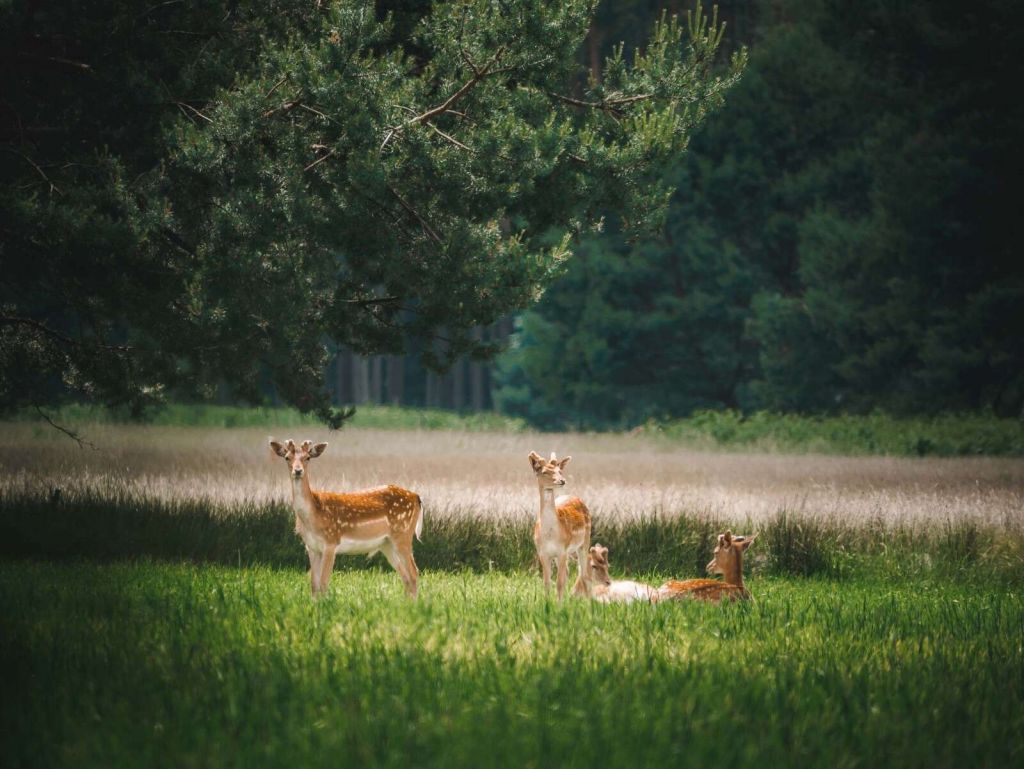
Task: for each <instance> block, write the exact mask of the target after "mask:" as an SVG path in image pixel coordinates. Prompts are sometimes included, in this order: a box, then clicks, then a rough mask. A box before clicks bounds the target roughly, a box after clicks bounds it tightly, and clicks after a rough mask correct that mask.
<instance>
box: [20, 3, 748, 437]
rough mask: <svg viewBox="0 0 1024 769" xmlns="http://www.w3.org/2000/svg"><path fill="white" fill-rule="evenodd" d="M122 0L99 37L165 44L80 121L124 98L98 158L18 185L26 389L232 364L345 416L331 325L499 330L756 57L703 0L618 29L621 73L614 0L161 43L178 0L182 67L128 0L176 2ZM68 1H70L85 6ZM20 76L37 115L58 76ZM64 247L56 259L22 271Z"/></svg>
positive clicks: (127, 388)
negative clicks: (328, 379) (586, 70)
mask: <svg viewBox="0 0 1024 769" xmlns="http://www.w3.org/2000/svg"><path fill="white" fill-rule="evenodd" d="M114 5H115V6H116V10H117V11H118V12H117V13H116V14H112V15H113V17H114V18H115V19H120V20H121V21H122V22H123V23H124V24H125V25H126V29H127V32H126V35H125V36H124V39H122V40H115V41H114V42H112V43H109V44H106V43H103V42H101V41H99V40H98V38H97V37H94V36H92V34H93V32H94V31H95V30H91V28H89V30H87V31H88V33H89V34H87V35H84V37H82V38H81V39H80V40H79V41H78V42H80V43H81V45H82V47H83V49H91V50H93V51H103V50H106V52H107V53H108V54H110V53H112V54H114V55H115V56H116V55H118V54H121V53H123V51H124V50H126V49H127V50H132V51H136V53H137V54H140V55H137V56H136V57H133V58H131V59H130V60H128V61H127V62H126V63H125V64H124V66H121V67H118V68H116V69H114V70H113V71H111V72H110V73H107V75H106V77H107V78H108V80H109V85H110V87H112V88H113V92H112V94H111V95H110V96H109V97H108V98H106V99H104V100H102V101H101V102H99V103H98V104H96V105H91V104H89V103H88V102H87V101H84V100H79V101H77V102H76V108H77V110H78V112H77V113H75V114H71V113H70V112H69V113H65V116H64V120H65V121H66V122H67V123H68V125H70V126H72V127H73V128H74V129H78V128H79V127H80V126H82V125H85V124H100V123H101V122H102V120H103V119H106V120H109V121H110V123H109V125H108V129H109V130H106V131H100V132H98V133H99V134H100V136H99V137H98V136H97V135H96V133H97V132H94V133H92V134H90V135H89V136H88V137H87V138H86V142H85V144H86V147H87V149H86V152H85V154H89V153H91V154H92V156H93V157H94V158H95V165H96V166H97V168H98V170H97V172H96V174H95V176H94V177H93V178H89V179H88V180H87V181H86V183H84V184H79V183H78V181H77V180H75V182H74V191H72V190H64V189H63V188H62V189H61V191H60V193H55V192H54V191H53V190H52V189H47V183H50V184H56V185H57V186H61V180H60V179H57V178H54V177H51V176H50V175H49V174H44V177H45V178H44V179H39V178H37V179H35V180H34V183H33V184H32V189H31V191H30V192H27V193H26V192H24V190H25V187H24V186H21V187H18V186H14V187H13V189H14V192H12V193H10V194H6V195H5V196H4V197H3V217H4V226H5V229H6V230H9V231H12V232H13V233H14V234H15V238H14V239H13V240H12V243H11V245H10V246H8V247H7V248H5V250H4V252H3V256H2V260H3V264H0V267H2V268H3V269H4V271H5V273H6V274H9V275H12V276H13V279H12V280H11V281H10V282H9V283H5V288H4V292H3V296H2V316H0V321H2V324H3V325H2V331H0V371H2V378H0V403H3V405H4V406H7V407H10V406H12V405H25V404H31V405H41V404H42V403H45V402H49V401H52V400H53V399H54V398H59V397H61V396H62V394H64V393H69V392H70V393H73V394H76V395H79V396H81V395H84V396H86V397H90V398H94V399H96V400H98V401H101V402H107V403H116V402H122V401H129V402H134V403H142V402H145V400H146V399H147V398H149V399H151V398H154V397H158V396H159V393H160V392H161V389H162V388H167V387H175V388H178V389H179V390H181V389H182V388H189V389H191V390H193V391H199V392H203V391H204V389H205V390H206V391H208V390H209V388H211V387H212V386H213V385H214V384H215V383H217V382H222V381H223V382H227V383H228V385H229V386H230V387H231V388H232V389H233V391H234V392H236V393H238V394H240V395H242V396H246V397H250V398H255V397H257V396H258V387H259V384H260V382H261V375H263V374H264V373H265V372H266V373H268V374H269V377H270V379H271V380H272V382H273V385H274V386H275V388H276V389H277V391H278V392H279V393H280V394H281V395H282V396H283V398H284V399H285V400H286V401H287V402H289V403H291V404H294V405H296V406H298V407H300V408H302V409H306V410H309V409H316V410H318V411H319V412H320V413H321V414H322V415H323V416H325V418H328V419H332V420H333V421H334V422H335V423H337V421H338V418H339V417H340V416H341V415H339V414H333V415H332V414H331V413H330V412H329V411H328V409H327V406H326V396H325V391H324V387H323V374H324V362H325V359H326V354H327V349H328V347H327V343H328V342H331V343H342V344H345V345H347V346H349V347H350V348H352V349H353V350H356V351H357V352H361V353H395V352H398V351H399V350H400V349H401V348H402V345H403V343H405V341H406V340H408V339H410V338H411V339H414V340H416V339H418V340H421V342H420V343H422V344H424V345H425V349H426V354H427V357H428V358H429V359H430V360H431V362H432V363H433V364H435V365H437V366H439V367H443V366H444V365H446V364H448V363H450V362H451V361H452V360H454V359H456V358H457V357H458V356H459V355H462V354H465V353H467V352H469V353H472V354H477V355H486V354H488V353H490V352H492V350H491V349H490V348H489V347H488V346H487V345H483V344H481V343H479V342H478V341H477V340H475V339H474V337H473V334H472V329H473V328H474V327H475V326H479V325H484V324H487V323H489V322H491V321H492V320H494V319H495V318H497V317H499V316H500V315H502V314H505V313H507V312H509V311H511V310H515V309H521V308H523V307H526V306H527V305H529V304H530V303H531V302H532V301H534V300H535V299H536V298H537V297H538V296H539V294H540V293H541V292H542V291H543V289H544V287H545V286H546V285H547V284H548V283H549V282H550V281H551V280H552V279H553V277H554V276H555V275H557V274H558V273H559V272H560V271H561V270H562V269H563V266H564V264H565V262H566V260H567V259H568V257H569V254H570V244H571V241H572V238H574V237H577V236H579V235H581V234H583V233H585V232H588V231H590V230H592V229H593V228H594V227H595V226H598V225H599V223H600V219H601V216H602V214H603V212H605V211H607V210H616V211H621V212H622V214H623V217H624V218H625V219H626V220H627V221H629V222H630V223H631V224H632V225H633V226H634V227H642V226H645V225H648V224H649V223H650V222H652V221H656V219H657V216H658V214H659V212H660V211H661V209H662V208H663V205H664V202H665V198H666V193H665V190H664V189H663V188H661V187H659V186H657V185H651V184H650V183H649V177H648V175H647V173H648V171H649V169H650V168H652V167H654V166H657V165H658V164H661V163H664V162H665V160H666V159H667V158H668V157H671V156H672V155H674V154H675V153H677V152H678V151H679V150H680V148H681V147H683V146H684V145H685V142H686V140H687V137H688V136H689V134H690V133H691V132H692V130H693V128H694V127H695V126H696V125H697V124H698V123H699V122H700V121H701V120H702V119H703V118H704V116H705V115H706V114H707V112H708V111H709V110H710V109H712V108H714V107H715V106H716V105H717V104H719V103H720V102H721V101H722V98H723V95H724V93H725V91H726V90H727V89H728V88H729V87H730V86H732V85H733V84H734V82H735V81H736V79H737V78H738V75H739V72H740V70H741V68H742V66H743V57H742V56H741V55H740V56H737V57H735V58H734V60H733V66H732V68H731V69H730V70H728V72H727V73H726V74H724V75H723V76H716V75H712V74H711V72H710V68H711V64H712V61H713V60H714V58H715V54H716V50H717V48H718V46H719V44H720V42H721V34H720V30H719V28H718V25H717V24H716V23H715V22H714V20H713V19H711V20H709V19H708V17H707V16H706V15H703V14H702V13H700V11H699V10H698V11H696V12H694V13H693V14H691V15H690V16H689V17H688V23H684V24H683V25H680V24H679V23H677V22H676V21H675V20H674V19H664V20H662V21H661V22H659V23H658V24H657V25H656V27H655V29H654V32H653V35H652V37H651V40H650V42H649V44H648V45H647V47H646V48H645V49H644V51H643V52H642V53H638V54H637V55H636V56H635V57H634V58H633V59H632V60H631V61H629V62H627V61H626V58H625V57H624V55H623V52H622V51H621V50H620V51H618V52H617V53H616V54H615V55H613V56H612V57H611V58H610V59H609V60H608V62H607V64H606V66H605V68H604V71H603V73H602V77H601V79H600V82H596V81H593V80H590V81H586V80H582V79H581V77H580V75H581V72H580V65H579V50H580V46H581V44H582V41H583V39H584V36H585V34H586V32H587V29H588V26H589V23H590V18H591V15H592V13H593V10H594V9H593V2H591V0H572V1H570V2H546V1H542V0H509V2H500V3H494V2H490V1H489V0H487V1H485V0H473V1H468V0H467V1H463V2H450V3H437V4H435V5H434V6H433V8H432V10H431V12H430V13H429V14H424V13H422V7H421V4H416V3H409V4H399V3H393V4H390V5H392V6H396V7H397V9H398V10H399V11H401V12H400V13H398V14H396V15H389V16H384V17H383V18H382V17H381V15H380V14H378V13H376V12H375V9H374V7H373V6H372V5H371V4H369V3H367V2H362V1H359V0H338V2H334V3H329V4H328V3H325V4H323V5H324V7H323V8H322V9H314V10H310V9H309V8H308V6H311V5H312V4H303V5H304V7H305V9H304V10H298V8H299V5H298V4H295V5H294V6H293V5H290V4H282V6H277V5H268V4H265V3H258V4H257V3H253V4H252V5H251V6H247V7H246V10H245V11H244V12H240V13H239V14H238V15H235V16H232V14H229V15H228V16H229V17H231V18H229V20H228V21H222V22H221V23H220V26H218V25H217V24H214V22H213V20H212V17H211V18H204V19H200V20H198V21H196V20H193V21H194V24H198V25H199V26H202V25H203V24H209V25H212V26H213V29H212V30H209V29H207V30H205V31H204V32H203V33H197V34H199V37H200V38H201V39H202V44H198V40H197V41H196V44H193V45H182V46H181V47H180V48H176V49H174V50H170V49H168V48H167V47H166V46H159V45H156V44H155V43H153V42H152V40H153V38H157V37H159V35H162V34H171V32H172V30H181V29H182V27H180V26H179V24H180V23H181V22H182V21H183V19H182V18H179V17H177V16H175V14H177V13H178V10H176V6H169V7H168V8H167V9H165V10H161V11H158V13H162V14H166V16H164V17H163V18H162V20H157V21H154V22H153V23H154V24H155V25H156V27H155V29H153V30H150V32H152V36H153V37H152V38H146V41H148V43H149V44H151V45H153V46H154V47H155V50H156V52H157V54H158V55H157V56H156V57H155V58H156V61H158V62H160V63H161V65H163V64H166V69H167V70H168V71H169V72H170V75H169V76H167V72H164V71H163V69H162V67H161V66H155V65H154V66H151V62H149V61H148V60H147V59H146V58H145V57H144V56H142V55H141V51H137V50H136V49H138V48H139V47H140V46H143V45H144V41H143V40H142V39H141V38H140V37H139V36H137V35H136V32H137V29H136V27H137V25H136V26H132V25H131V24H130V23H129V22H128V21H127V20H128V19H131V18H135V17H133V15H132V14H133V13H135V14H136V15H141V16H142V17H144V18H145V17H146V16H147V14H151V13H154V12H157V11H152V10H145V11H140V10H139V8H138V7H137V6H135V5H134V4H131V3H117V4H114ZM19 13H21V14H23V15H24V17H23V18H19ZM51 13H52V14H53V15H52V17H50V21H51V22H52V23H53V25H54V26H55V27H57V26H59V23H60V22H66V21H68V20H69V19H68V18H66V17H61V16H60V13H61V11H58V10H53V11H51ZM181 13H191V11H186V10H182V11H181ZM196 13H197V14H198V13H199V12H196ZM8 14H9V15H10V16H11V18H12V20H13V21H16V22H21V21H26V20H27V21H26V23H30V24H31V23H36V22H37V21H38V18H37V17H32V14H31V12H29V11H28V10H24V9H21V10H20V11H19V10H9V11H8ZM200 15H201V14H200ZM189 19H191V17H189ZM147 23H148V22H147ZM15 26H17V25H15ZM67 28H68V29H72V28H73V25H70V24H69V25H68V26H67ZM90 30H91V31H90ZM236 34H240V40H241V41H242V42H229V41H230V40H231V38H232V35H236ZM104 45H108V48H107V49H104V48H103V46H104ZM211 51H212V52H214V53H211ZM211 56H212V57H213V58H212V59H210V58H209V57H211ZM211 62H212V63H211ZM229 65H237V71H236V72H235V73H233V75H231V76H229V75H228V73H227V72H225V68H226V67H228V66H229ZM165 76H167V77H169V80H170V82H171V84H172V85H170V86H168V85H167V84H166V83H167V80H166V79H165ZM138 83H142V84H144V86H145V88H143V89H141V90H140V89H139V88H138V86H137V84H138ZM64 87H65V89H66V90H72V88H73V86H70V85H68V84H66V83H65V84H64ZM161 89H164V90H166V91H168V92H169V93H166V94H164V93H163V92H162V91H161ZM152 92H160V93H161V95H162V101H164V102H168V104H167V107H168V109H166V110H163V111H160V110H149V111H148V112H147V114H148V115H149V119H148V120H147V121H146V122H145V124H144V125H141V126H137V127H138V130H139V135H135V134H134V133H133V132H132V131H131V130H128V129H129V128H136V125H135V124H134V123H133V122H131V121H128V120H123V118H122V116H123V115H125V114H128V115H131V114H134V112H133V106H134V105H133V104H132V102H131V100H132V99H133V98H140V99H142V100H143V101H146V100H148V99H154V100H161V99H157V96H156V95H152ZM181 93H188V94H194V95H195V96H193V97H192V98H184V97H182V96H180V95H179V94H181ZM137 94H147V95H145V96H136V95H137ZM18 97H19V105H20V106H19V107H18V109H19V110H20V111H21V112H20V113H19V114H25V113H29V112H33V111H34V113H33V117H34V116H35V114H42V113H45V111H46V110H47V109H48V108H49V106H50V104H49V99H51V98H53V94H51V93H47V92H43V91H40V90H38V89H36V88H34V84H33V82H32V79H31V78H28V77H27V78H25V80H23V81H21V82H20V84H19V92H18ZM171 104H173V105H174V106H173V109H171ZM92 109H96V110H97V112H91V111H90V110H92ZM90 121H91V123H90ZM101 140H102V141H103V142H104V143H103V144H102V146H101V145H100V143H99V142H100V141H101ZM139 146H142V147H145V148H146V151H145V152H137V151H136V149H137V147H139ZM39 147H40V145H39V144H38V143H36V142H35V140H33V139H31V138H27V139H26V138H25V135H22V136H20V137H18V138H17V139H16V140H14V141H13V143H12V148H13V149H14V152H17V153H19V154H21V155H23V156H25V157H26V158H29V159H31V162H30V164H34V165H36V166H38V168H36V169H33V168H27V167H19V168H15V167H14V165H13V161H11V160H10V159H9V158H8V162H9V163H12V165H8V166H7V168H6V169H5V171H6V172H7V173H10V174H11V175H12V176H15V177H17V178H20V179H23V180H24V179H26V178H30V177H32V174H33V173H36V171H47V170H50V169H52V168H54V167H56V166H59V165H60V163H61V162H62V161H63V160H64V158H63V157H62V152H64V154H69V152H70V151H69V149H68V147H67V146H66V145H60V144H58V145H57V146H55V147H51V148H50V153H49V154H50V156H49V157H48V158H47V160H46V162H45V168H44V166H43V165H42V164H40V163H39V161H38V160H36V158H37V157H40V156H39V154H38V150H39ZM11 154H13V152H12V153H11ZM19 190H20V191H19ZM54 222H59V226H57V227H54V226H52V224H53V223H54ZM69 236H70V239H69ZM42 261H45V262H46V263H47V265H48V272H47V276H48V280H47V281H45V282H42V283H39V282H37V281H36V276H35V275H33V274H32V272H31V270H28V269H24V268H22V269H17V265H19V264H21V265H24V264H30V263H39V262H42ZM86 276H87V277H88V280H86ZM83 281H85V282H87V285H82V283H83ZM58 377H60V378H61V379H63V387H56V388H54V387H52V386H50V383H52V381H53V380H54V379H55V378H58Z"/></svg>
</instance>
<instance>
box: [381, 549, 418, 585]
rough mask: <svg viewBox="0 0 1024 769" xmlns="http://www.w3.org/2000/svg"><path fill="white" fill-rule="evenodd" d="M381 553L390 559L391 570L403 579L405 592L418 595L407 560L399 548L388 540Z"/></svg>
mask: <svg viewBox="0 0 1024 769" xmlns="http://www.w3.org/2000/svg"><path fill="white" fill-rule="evenodd" d="M380 551H381V552H382V553H384V557H385V558H387V559H388V563H390V564H391V568H392V569H394V570H395V571H397V572H398V576H399V577H401V578H402V584H403V585H405V592H406V593H408V594H409V595H415V594H416V586H415V580H413V579H412V576H411V574H410V573H409V567H408V564H407V563H406V559H405V557H404V555H403V553H402V551H401V549H400V548H399V546H398V545H397V544H396V543H395V542H393V541H392V540H390V539H388V540H385V541H384V544H383V545H381V548H380Z"/></svg>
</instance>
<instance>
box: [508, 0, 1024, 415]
mask: <svg viewBox="0 0 1024 769" xmlns="http://www.w3.org/2000/svg"><path fill="white" fill-rule="evenodd" d="M652 6H653V4H643V3H633V4H629V7H631V8H632V9H633V11H634V12H639V11H648V12H649V11H651V9H652ZM638 9H639V11H638ZM726 10H727V11H728V13H727V14H726V15H727V16H728V17H729V18H731V19H733V20H735V21H738V27H739V28H740V29H741V30H744V35H745V36H746V38H745V39H744V40H741V41H740V42H749V43H750V45H751V59H750V66H749V68H748V70H747V72H746V73H745V75H744V77H743V79H742V81H741V83H740V85H739V86H738V87H737V88H736V89H735V90H734V91H733V92H732V93H731V94H730V98H729V99H728V101H727V103H726V105H725V107H724V109H722V110H721V111H719V112H718V113H716V114H715V115H713V116H712V117H711V118H710V119H709V120H708V121H707V122H706V123H705V124H704V125H703V126H702V128H701V129H700V130H699V131H698V132H696V134H695V135H694V137H693V139H692V142H691V144H690V148H689V152H688V153H687V154H686V155H684V156H681V157H680V159H679V161H678V162H677V163H675V164H673V165H672V166H671V167H670V168H669V169H667V170H666V171H665V176H664V178H666V179H668V180H669V181H670V183H671V185H672V186H674V187H676V188H677V192H676V193H675V195H674V197H673V199H672V203H671V207H670V210H669V212H668V214H667V217H666V222H665V226H664V227H663V228H662V230H661V231H660V233H659V234H658V236H657V237H653V238H647V239H641V240H630V239H628V238H627V237H625V236H624V235H623V234H622V233H620V232H619V231H618V230H617V229H616V226H615V222H614V217H609V227H608V231H607V232H606V233H605V234H604V235H603V236H601V237H599V238H591V239H588V240H586V241H585V242H584V243H583V244H582V246H581V248H580V249H579V250H578V252H577V254H576V258H575V259H573V260H572V262H571V263H570V264H569V265H568V269H567V274H566V275H565V277H564V278H562V279H561V280H559V281H558V282H556V283H555V284H553V285H552V286H551V287H550V289H549V290H548V291H547V293H546V294H545V296H544V297H543V299H542V300H541V302H540V303H539V304H538V305H537V306H536V308H535V309H534V310H533V311H530V312H528V313H526V314H525V315H524V316H523V317H522V318H521V321H520V329H519V334H518V336H517V339H516V343H515V346H514V348H513V349H512V350H511V351H510V352H509V354H508V355H507V356H506V357H505V358H504V360H503V367H504V370H503V386H502V388H501V389H500V390H499V392H498V393H497V396H498V400H499V403H500V405H501V407H502V408H503V409H504V410H505V411H506V412H508V413H511V414H518V415H523V416H527V417H528V418H530V419H531V420H532V421H534V422H536V423H538V424H544V425H549V426H555V425H564V424H580V425H590V426H594V425H609V424H611V425H622V424H626V425H628V424H635V423H637V422H639V421H642V420H645V419H647V418H651V417H655V418H661V417H665V416H681V415H686V414H689V413H691V412H693V411H694V410H698V409H709V408H710V409H719V408H723V407H725V408H734V409H742V410H751V409H770V410H777V411H790V412H812V413H822V412H834V411H841V412H854V413H856V412H864V411H869V410H872V409H879V408H880V409H884V410H887V411H891V412H895V413H927V412H935V411H943V410H973V409H979V408H983V409H992V410H994V411H996V412H997V413H1000V414H1005V415H1017V414H1019V413H1021V410H1022V406H1024V334H1022V330H1024V328H1022V327H1024V324H1022V323H1021V318H1022V317H1024V316H1022V315H1021V309H1020V307H1021V303H1022V300H1024V268H1022V266H1021V262H1020V257H1019V242H1020V237H1019V232H1020V223H1019V221H1020V220H1019V215H1018V213H1017V210H1016V204H1015V203H1013V200H1014V199H1015V195H1014V194H1013V188H1012V185H1014V184H1015V183H1016V182H1017V181H1018V180H1019V179H1021V178H1024V177H1022V173H1021V172H1022V170H1024V163H1022V150H1021V148H1020V144H1019V137H1020V136H1021V135H1024V108H1022V106H1021V104H1020V101H1019V100H1018V99H1016V98H1014V97H1013V96H1012V94H1014V93H1015V92H1016V89H1017V84H1018V83H1019V82H1020V80H1021V76H1022V75H1024V72H1022V68H1024V57H1021V55H1020V51H1021V50H1022V43H1024V40H1022V36H1024V14H1022V12H1021V10H1020V6H1019V4H1016V3H1012V2H1005V1H1003V0H985V1H984V2H980V3H974V4H971V5H970V6H964V5H963V4H962V3H953V2H948V1H946V0H940V1H938V2H911V1H910V0H905V1H903V2H890V1H889V0H885V1H884V2H883V1H882V0H878V1H877V2H868V3H857V4H851V3H845V2H841V1H840V0H781V1H778V0H777V1H775V2H759V3H753V4H750V5H749V6H739V4H737V8H732V7H730V8H727V9H726ZM606 37H607V36H606Z"/></svg>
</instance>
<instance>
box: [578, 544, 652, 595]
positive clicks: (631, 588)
mask: <svg viewBox="0 0 1024 769" xmlns="http://www.w3.org/2000/svg"><path fill="white" fill-rule="evenodd" d="M587 565H588V566H589V567H590V568H589V569H588V574H589V576H588V577H587V578H585V579H584V582H585V584H586V587H587V593H588V595H590V597H591V598H593V599H594V600H595V601H599V602H601V603H633V602H634V601H642V602H644V603H654V601H655V596H656V595H657V591H656V590H655V589H654V588H653V587H651V586H650V585H645V584H644V583H642V582H634V581H632V580H629V579H619V580H613V579H612V578H611V576H609V574H608V548H607V547H604V546H602V545H601V544H600V543H598V544H596V545H594V546H593V547H592V548H590V552H589V553H588V555H587Z"/></svg>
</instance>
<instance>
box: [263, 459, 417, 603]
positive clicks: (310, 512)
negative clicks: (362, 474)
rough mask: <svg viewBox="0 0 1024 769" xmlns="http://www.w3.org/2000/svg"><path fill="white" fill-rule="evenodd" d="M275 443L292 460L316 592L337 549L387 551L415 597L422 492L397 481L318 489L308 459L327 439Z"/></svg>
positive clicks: (323, 587) (298, 515) (298, 528)
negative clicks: (415, 551) (414, 546)
mask: <svg viewBox="0 0 1024 769" xmlns="http://www.w3.org/2000/svg"><path fill="white" fill-rule="evenodd" d="M270 448H271V449H272V450H273V451H274V453H275V454H277V455H278V456H279V457H282V458H284V460H285V462H287V464H288V468H289V475H290V477H291V481H292V509H293V510H294V511H295V532H296V533H297V534H298V535H299V536H300V537H301V538H302V542H303V544H305V546H306V553H307V555H308V556H309V569H310V572H309V576H310V585H311V588H312V592H313V597H314V598H315V597H317V596H318V595H323V594H324V593H326V592H327V586H328V584H329V583H330V581H331V571H332V570H333V569H334V557H335V555H336V554H337V553H343V554H362V553H365V554H366V555H368V556H372V555H374V554H375V553H384V557H385V558H387V559H388V563H390V564H391V566H392V567H393V568H394V570H395V571H397V572H398V576H400V577H401V578H402V582H403V583H404V584H405V591H406V593H408V594H409V595H410V596H411V597H412V598H415V597H416V590H417V582H418V579H419V570H418V569H417V568H416V561H415V560H414V559H413V557H412V538H413V536H414V535H415V537H416V538H417V539H419V538H420V534H421V533H422V531H423V505H422V503H421V501H420V498H419V495H418V494H415V493H413V492H411V491H407V490H406V489H402V488H399V487H398V486H381V487H380V488H376V489H368V490H366V491H358V492H354V493H350V494H336V493H334V492H329V491H313V490H312V489H311V488H310V486H309V472H308V471H307V465H308V464H309V460H311V459H316V458H317V457H319V456H320V455H321V454H323V453H324V450H325V449H326V448H327V444H326V443H317V444H316V445H313V442H312V441H303V442H302V445H301V446H298V447H296V445H295V443H294V442H293V441H291V440H287V441H285V442H284V443H283V444H282V443H279V442H278V441H275V440H271V441H270Z"/></svg>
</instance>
